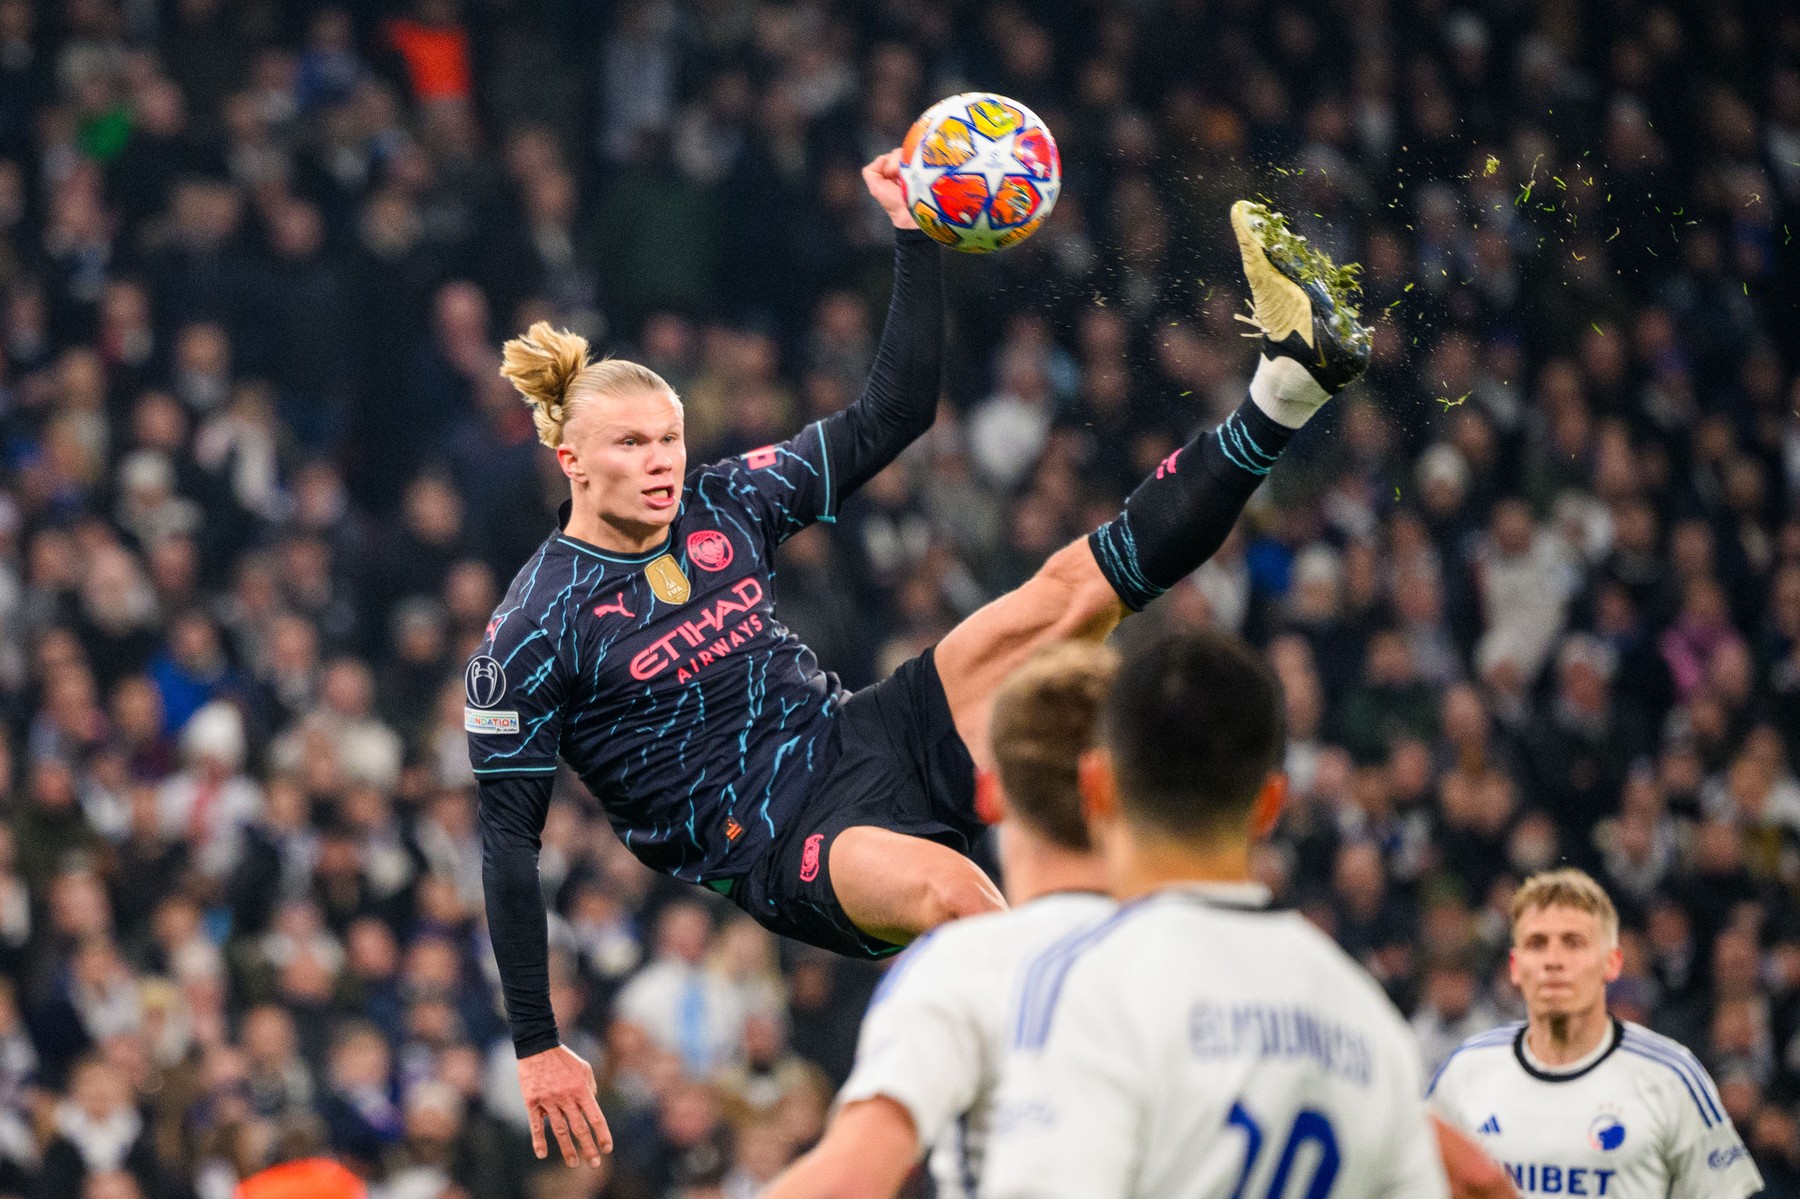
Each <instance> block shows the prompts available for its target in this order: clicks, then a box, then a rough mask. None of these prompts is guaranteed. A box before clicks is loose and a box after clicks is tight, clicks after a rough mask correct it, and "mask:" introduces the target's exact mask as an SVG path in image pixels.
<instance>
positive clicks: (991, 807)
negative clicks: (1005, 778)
mask: <svg viewBox="0 0 1800 1199" xmlns="http://www.w3.org/2000/svg"><path fill="white" fill-rule="evenodd" d="M975 815H976V816H978V817H980V818H981V822H982V823H983V824H999V823H1000V822H1001V821H1002V820H1005V819H1006V791H1005V789H1004V788H1002V787H1001V786H1000V775H999V774H998V773H996V772H995V771H992V770H983V769H981V768H979V767H977V768H976V770H975Z"/></svg>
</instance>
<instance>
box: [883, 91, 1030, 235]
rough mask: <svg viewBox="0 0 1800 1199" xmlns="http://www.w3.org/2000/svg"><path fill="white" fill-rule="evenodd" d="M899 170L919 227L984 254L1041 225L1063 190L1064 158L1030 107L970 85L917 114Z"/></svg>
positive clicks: (907, 137) (907, 198)
mask: <svg viewBox="0 0 1800 1199" xmlns="http://www.w3.org/2000/svg"><path fill="white" fill-rule="evenodd" d="M900 177H901V179H902V180H903V181H904V182H905V183H906V206H907V208H909V209H911V210H912V216H913V220H915V221H917V222H919V228H921V229H923V230H924V231H925V232H926V233H928V234H930V235H931V236H932V237H933V238H935V239H937V240H938V241H941V242H943V243H944V244H945V245H947V246H949V247H950V248H951V249H953V250H963V251H965V252H967V253H970V254H986V253H989V252H991V251H993V250H1004V249H1005V248H1006V247H1007V246H1011V245H1016V244H1018V243H1019V242H1022V241H1024V240H1025V239H1026V238H1028V237H1030V236H1031V235H1032V234H1033V233H1035V232H1037V229H1038V226H1040V225H1042V224H1043V223H1044V218H1045V217H1047V216H1049V215H1050V209H1051V208H1053V207H1054V206H1055V204H1056V196H1057V193H1058V192H1060V191H1061V190H1062V159H1061V158H1060V157H1059V156H1058V155H1057V153H1056V140H1055V139H1054V138H1052V137H1051V136H1050V130H1049V129H1048V128H1047V127H1046V126H1045V125H1044V122H1042V121H1040V120H1038V117H1037V114H1036V113H1034V112H1032V111H1031V110H1030V109H1029V108H1026V107H1025V106H1024V105H1023V104H1020V103H1019V102H1018V101H1017V100H1008V99H1007V98H1006V97H1005V96H996V95H994V94H993V93H992V92H964V93H963V94H962V95H960V96H952V97H950V98H949V99H948V100H940V101H938V102H937V103H936V104H933V105H932V106H931V107H930V108H928V109H926V110H925V115H924V116H922V117H920V118H919V119H918V120H916V121H914V122H913V127H912V128H911V129H909V130H907V132H906V140H905V141H904V142H902V143H901V145H900Z"/></svg>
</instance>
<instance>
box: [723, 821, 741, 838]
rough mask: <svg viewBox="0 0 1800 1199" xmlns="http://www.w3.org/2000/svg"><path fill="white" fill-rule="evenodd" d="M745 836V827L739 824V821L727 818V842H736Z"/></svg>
mask: <svg viewBox="0 0 1800 1199" xmlns="http://www.w3.org/2000/svg"><path fill="white" fill-rule="evenodd" d="M743 835H744V826H743V825H741V824H739V823H738V822H737V821H735V820H733V819H732V818H731V817H729V816H727V817H726V818H725V839H726V840H727V841H736V840H737V839H738V838H739V837H741V836H743Z"/></svg>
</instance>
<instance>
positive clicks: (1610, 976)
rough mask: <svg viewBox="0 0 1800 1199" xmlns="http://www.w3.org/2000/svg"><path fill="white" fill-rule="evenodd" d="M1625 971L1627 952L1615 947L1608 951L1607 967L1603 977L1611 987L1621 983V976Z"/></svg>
mask: <svg viewBox="0 0 1800 1199" xmlns="http://www.w3.org/2000/svg"><path fill="white" fill-rule="evenodd" d="M1624 970H1625V951H1624V950H1623V949H1621V948H1619V947H1618V946H1617V945H1614V946H1613V947H1612V948H1611V949H1609V950H1607V951H1606V965H1605V967H1604V970H1603V973H1602V977H1603V978H1605V979H1606V981H1607V983H1608V984H1609V985H1610V984H1612V983H1616V982H1618V981H1619V975H1620V974H1622V973H1624Z"/></svg>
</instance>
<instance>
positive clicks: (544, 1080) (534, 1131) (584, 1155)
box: [519, 1045, 613, 1166]
mask: <svg viewBox="0 0 1800 1199" xmlns="http://www.w3.org/2000/svg"><path fill="white" fill-rule="evenodd" d="M519 1090H521V1091H522V1092H524V1094H525V1111H526V1113H527V1114H528V1115H530V1117H531V1148H532V1150H533V1151H534V1152H535V1153H536V1154H537V1155H538V1157H539V1159H540V1160H541V1159H543V1158H546V1157H548V1156H550V1145H549V1142H548V1141H546V1140H545V1138H544V1122H545V1121H546V1120H547V1121H549V1123H550V1131H551V1132H552V1133H555V1134H556V1143H557V1144H558V1145H560V1146H562V1155H563V1161H564V1162H565V1163H567V1164H568V1165H571V1166H575V1165H579V1164H580V1162H581V1160H583V1159H585V1160H586V1161H587V1163H588V1165H590V1166H598V1165H599V1164H600V1155H601V1154H602V1153H611V1152H612V1147H613V1143H612V1131H611V1130H610V1129H608V1128H607V1127H606V1117H605V1116H603V1115H601V1114H600V1103H599V1101H598V1100H597V1099H595V1098H594V1092H595V1086H594V1068H593V1067H592V1066H590V1065H588V1064H587V1063H586V1062H584V1061H582V1060H581V1057H580V1056H579V1055H578V1054H576V1053H575V1051H574V1050H572V1049H570V1048H569V1047H568V1046H566V1045H558V1046H557V1047H556V1048H555V1049H546V1050H545V1051H544V1052H542V1053H534V1054H532V1055H531V1056H530V1057H527V1058H521V1059H519ZM577 1149H579V1150H580V1153H579V1155H577V1153H576V1150H577Z"/></svg>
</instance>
